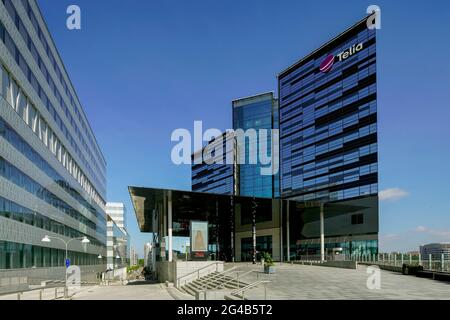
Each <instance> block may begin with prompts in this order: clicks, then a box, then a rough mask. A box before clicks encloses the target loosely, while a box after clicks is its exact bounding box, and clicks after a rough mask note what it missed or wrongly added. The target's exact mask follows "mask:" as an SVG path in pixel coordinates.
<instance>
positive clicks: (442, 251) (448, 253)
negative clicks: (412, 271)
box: [420, 243, 450, 260]
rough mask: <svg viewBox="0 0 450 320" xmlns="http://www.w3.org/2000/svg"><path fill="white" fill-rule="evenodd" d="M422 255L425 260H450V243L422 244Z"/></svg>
mask: <svg viewBox="0 0 450 320" xmlns="http://www.w3.org/2000/svg"><path fill="white" fill-rule="evenodd" d="M420 255H421V256H422V259H423V260H429V259H430V255H431V259H432V260H441V258H442V256H443V257H444V259H445V260H450V243H429V244H424V245H422V246H420Z"/></svg>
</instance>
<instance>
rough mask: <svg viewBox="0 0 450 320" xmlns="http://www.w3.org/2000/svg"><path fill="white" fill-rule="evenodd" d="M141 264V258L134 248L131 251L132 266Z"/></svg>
mask: <svg viewBox="0 0 450 320" xmlns="http://www.w3.org/2000/svg"><path fill="white" fill-rule="evenodd" d="M138 264H139V256H138V254H137V252H136V248H135V247H134V246H132V247H131V249H130V266H137V265H138Z"/></svg>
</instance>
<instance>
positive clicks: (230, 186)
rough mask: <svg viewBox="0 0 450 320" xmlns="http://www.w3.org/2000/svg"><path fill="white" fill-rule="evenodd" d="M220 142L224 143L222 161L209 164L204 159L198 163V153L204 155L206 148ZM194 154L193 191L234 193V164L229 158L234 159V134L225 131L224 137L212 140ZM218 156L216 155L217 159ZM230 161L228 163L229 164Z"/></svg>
mask: <svg viewBox="0 0 450 320" xmlns="http://www.w3.org/2000/svg"><path fill="white" fill-rule="evenodd" d="M218 143H221V144H223V146H222V150H223V158H222V163H211V164H208V163H206V162H205V161H202V163H200V164H196V163H195V162H194V159H195V158H196V155H198V156H200V155H199V153H201V155H203V153H204V151H205V148H206V147H208V148H212V149H213V148H214V147H215V146H217V144H218ZM206 147H204V148H202V149H201V150H198V151H197V152H196V153H194V154H193V155H192V191H194V192H207V193H217V194H228V195H232V194H234V192H235V191H234V190H235V189H234V165H233V164H229V162H227V159H234V138H233V135H231V134H227V133H224V134H223V135H222V139H217V140H212V141H210V142H209V143H208V145H207V146H206ZM216 157H218V155H217V156H215V157H214V159H216ZM227 163H228V164H227Z"/></svg>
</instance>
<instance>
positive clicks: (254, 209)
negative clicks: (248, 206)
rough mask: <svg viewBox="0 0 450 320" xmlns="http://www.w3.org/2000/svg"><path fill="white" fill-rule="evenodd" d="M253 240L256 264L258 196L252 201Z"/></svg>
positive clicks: (254, 262) (253, 254) (253, 253)
mask: <svg viewBox="0 0 450 320" xmlns="http://www.w3.org/2000/svg"><path fill="white" fill-rule="evenodd" d="M252 206H253V208H252V240H253V248H252V249H253V250H252V260H253V261H252V262H253V264H256V207H257V204H256V198H253V202H252Z"/></svg>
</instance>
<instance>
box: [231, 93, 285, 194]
mask: <svg viewBox="0 0 450 320" xmlns="http://www.w3.org/2000/svg"><path fill="white" fill-rule="evenodd" d="M233 129H234V130H237V129H242V130H244V131H246V130H248V129H255V130H256V131H258V130H260V129H266V130H268V136H267V149H268V150H267V151H268V152H267V154H268V155H271V154H272V147H273V141H272V139H271V136H270V134H271V132H272V129H278V99H275V98H274V96H273V93H272V92H269V93H263V94H259V95H256V96H252V97H247V98H242V99H237V100H234V101H233ZM254 150H255V152H259V149H258V148H255V149H254ZM238 152H239V151H238ZM249 152H250V148H249V141H248V139H246V141H245V159H247V162H246V163H245V164H240V165H238V166H237V175H236V177H237V179H236V180H237V181H236V183H237V190H238V192H239V195H241V196H249V197H262V198H273V197H278V196H279V180H278V178H279V175H278V174H276V175H273V176H272V175H270V176H269V175H261V172H260V169H261V166H262V165H261V164H259V162H258V164H249V163H248V159H249Z"/></svg>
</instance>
